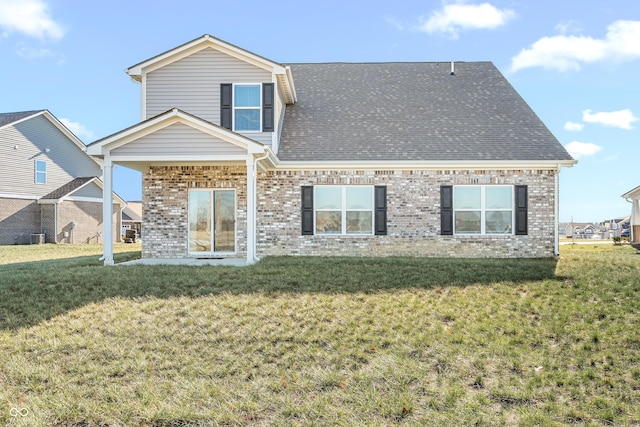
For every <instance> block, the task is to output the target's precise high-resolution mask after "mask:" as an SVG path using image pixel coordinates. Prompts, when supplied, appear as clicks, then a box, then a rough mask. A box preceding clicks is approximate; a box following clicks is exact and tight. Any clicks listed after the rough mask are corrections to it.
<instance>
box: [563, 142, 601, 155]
mask: <svg viewBox="0 0 640 427" xmlns="http://www.w3.org/2000/svg"><path fill="white" fill-rule="evenodd" d="M564 148H566V149H567V151H568V152H569V154H571V157H573V158H574V159H579V158H580V157H584V156H592V155H594V154H596V153H597V152H598V151H600V150H602V147H600V146H599V145H596V144H592V143H590V142H579V141H572V142H570V143H568V144H567V145H565V146H564Z"/></svg>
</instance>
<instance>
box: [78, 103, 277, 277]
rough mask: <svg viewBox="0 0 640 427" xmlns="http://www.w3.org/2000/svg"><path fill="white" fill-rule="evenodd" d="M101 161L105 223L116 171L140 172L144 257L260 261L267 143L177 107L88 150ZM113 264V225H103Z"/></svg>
mask: <svg viewBox="0 0 640 427" xmlns="http://www.w3.org/2000/svg"><path fill="white" fill-rule="evenodd" d="M87 151H88V152H89V154H91V155H93V156H95V157H98V158H100V159H101V160H102V170H103V182H104V191H103V200H104V203H103V206H104V212H103V217H104V218H111V217H112V212H110V211H109V210H110V207H111V205H112V204H111V203H109V199H110V197H111V196H110V195H111V194H112V189H113V168H114V166H115V165H122V166H125V167H129V168H132V169H135V170H138V171H140V172H142V176H143V184H142V185H143V188H142V222H143V235H144V236H145V238H144V239H143V245H142V258H143V260H151V259H163V260H165V261H169V260H185V261H188V260H205V259H211V260H220V259H236V260H238V259H242V260H243V261H241V262H243V263H244V264H245V265H247V264H252V263H254V262H255V261H257V256H256V237H255V236H256V200H257V196H256V179H257V171H258V170H261V169H262V170H264V169H266V168H267V167H269V166H270V165H273V162H274V161H275V156H274V155H273V153H272V151H271V148H270V147H269V146H268V145H265V144H262V143H259V142H257V141H255V140H253V139H250V138H248V137H245V136H243V135H240V134H237V133H235V132H232V131H229V130H228V129H225V128H222V127H220V126H218V125H215V124H213V123H210V122H207V121H205V120H202V119H200V118H198V117H195V116H193V115H190V114H188V113H185V112H183V111H181V110H178V109H172V110H169V111H167V112H165V113H163V114H160V115H158V116H156V117H154V118H152V119H149V120H146V121H144V122H141V123H139V124H137V125H135V126H133V127H131V128H128V129H125V130H123V131H121V132H118V133H116V134H114V135H111V136H109V137H107V138H104V139H102V140H99V141H96V142H95V143H93V144H91V145H89V146H88V148H87ZM104 228H105V230H104V254H103V256H104V264H105V265H112V264H113V263H114V261H113V245H112V243H111V242H112V238H111V237H112V236H108V235H107V233H108V231H109V230H112V224H108V223H107V221H105V224H104Z"/></svg>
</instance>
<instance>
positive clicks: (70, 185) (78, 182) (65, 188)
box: [38, 176, 127, 206]
mask: <svg viewBox="0 0 640 427" xmlns="http://www.w3.org/2000/svg"><path fill="white" fill-rule="evenodd" d="M91 182H94V183H95V184H96V185H97V186H98V187H100V188H101V189H102V188H103V185H102V181H101V180H100V178H98V177H95V176H83V177H79V178H74V179H72V180H71V181H69V182H67V183H66V184H64V185H62V186H60V187H58V188H56V189H55V190H53V191H52V192H51V193H49V194H47V195H44V196H42V197H41V198H40V200H38V202H39V203H41V204H49V203H55V202H58V201H60V200H62V199H64V198H65V197H68V196H71V195H72V194H73V193H74V192H76V191H78V190H79V189H80V188H82V187H84V186H85V185H88V184H89V183H91ZM113 198H114V199H115V200H116V202H117V203H118V204H119V205H121V206H125V205H126V203H127V202H125V201H124V199H122V198H121V197H120V196H118V195H117V194H116V193H113Z"/></svg>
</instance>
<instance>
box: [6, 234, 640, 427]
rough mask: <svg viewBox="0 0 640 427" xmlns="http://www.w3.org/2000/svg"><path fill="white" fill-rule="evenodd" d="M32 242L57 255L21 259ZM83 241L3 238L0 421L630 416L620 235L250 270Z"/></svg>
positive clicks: (635, 386) (632, 320)
mask: <svg viewBox="0 0 640 427" xmlns="http://www.w3.org/2000/svg"><path fill="white" fill-rule="evenodd" d="M130 248H131V246H130V245H129V246H124V245H123V246H119V247H118V248H117V250H118V251H119V252H121V253H119V254H118V255H117V261H122V260H125V259H131V258H135V257H137V256H139V253H137V252H135V251H132V250H131V249H130ZM39 250H42V251H43V252H44V251H47V252H48V251H53V254H48V255H46V258H52V257H54V256H55V255H54V254H59V253H60V252H63V253H62V254H60V255H59V257H60V258H62V259H59V260H56V261H33V262H17V261H18V260H20V261H22V260H27V259H33V260H35V259H40V258H39V257H40V255H41V252H40V251H39ZM16 251H17V252H19V254H18V255H14V254H15V253H16ZM99 253H100V248H98V247H91V246H88V245H83V246H81V245H78V246H72V245H70V246H51V247H49V245H44V246H27V247H20V246H18V247H13V246H12V247H0V264H2V265H0V424H2V425H11V426H51V425H52V426H59V427H62V426H155V427H160V426H217V425H269V426H271V425H275V426H289V425H292V426H293V425H343V426H359V425H362V426H364V425H367V426H368V425H412V426H413V425H523V426H528V425H531V426H533V425H536V426H537V425H549V426H555V425H594V426H595V425H640V410H638V408H640V363H639V362H640V332H638V331H639V330H640V325H639V323H640V322H639V318H638V313H639V312H640V255H638V254H637V253H636V252H635V251H634V250H633V249H632V248H631V247H629V246H613V245H575V246H563V247H561V257H560V259H559V260H551V259H546V260H540V259H522V260H486V259H485V260H466V259H463V260H450V259H449V260H445V259H412V258H385V259H379V258H378V259H370V258H368V259H367V258H353V259H350V258H295V257H292V258H287V257H284V258H267V259H264V260H263V261H261V262H260V263H258V264H256V265H254V266H251V267H246V268H234V267H180V266H172V267H169V266H131V267H109V268H105V267H102V266H101V265H100V262H98V261H97V259H96V256H95V255H96V254H99ZM16 258H18V259H16ZM11 408H18V409H19V408H26V409H27V411H28V414H27V415H26V416H24V417H22V416H11V413H10V412H11ZM14 414H15V412H14Z"/></svg>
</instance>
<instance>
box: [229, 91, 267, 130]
mask: <svg viewBox="0 0 640 427" xmlns="http://www.w3.org/2000/svg"><path fill="white" fill-rule="evenodd" d="M261 104H262V103H261V100H260V85H239V84H237V85H234V87H233V124H234V130H235V131H238V132H246V131H255V132H259V131H260V130H261V129H262V126H261V123H260V116H261V114H260V111H261V110H260V106H261Z"/></svg>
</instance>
